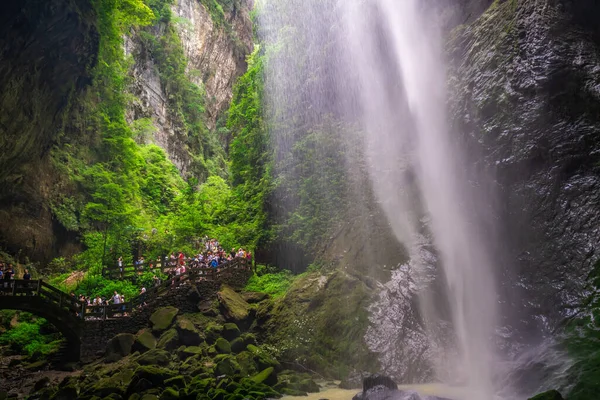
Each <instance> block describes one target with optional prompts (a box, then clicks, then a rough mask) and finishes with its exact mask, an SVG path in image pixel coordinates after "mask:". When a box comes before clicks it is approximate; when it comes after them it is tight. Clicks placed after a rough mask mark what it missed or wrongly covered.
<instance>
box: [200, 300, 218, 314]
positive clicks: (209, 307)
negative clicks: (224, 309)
mask: <svg viewBox="0 0 600 400" xmlns="http://www.w3.org/2000/svg"><path fill="white" fill-rule="evenodd" d="M198 310H199V311H200V312H201V313H202V314H203V315H205V316H207V317H216V316H217V315H219V308H218V303H217V304H215V302H213V301H210V300H203V301H201V302H199V303H198Z"/></svg>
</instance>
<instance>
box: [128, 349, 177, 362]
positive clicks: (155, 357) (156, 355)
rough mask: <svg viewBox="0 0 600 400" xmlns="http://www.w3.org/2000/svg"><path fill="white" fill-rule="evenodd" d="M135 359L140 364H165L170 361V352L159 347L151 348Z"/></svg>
mask: <svg viewBox="0 0 600 400" xmlns="http://www.w3.org/2000/svg"><path fill="white" fill-rule="evenodd" d="M136 361H137V362H138V363H139V364H140V365H163V366H164V365H167V364H169V361H171V354H170V353H168V352H166V351H165V350H161V349H152V350H149V351H147V352H145V353H144V354H142V355H141V356H139V357H138V358H137V359H136Z"/></svg>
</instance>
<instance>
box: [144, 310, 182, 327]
mask: <svg viewBox="0 0 600 400" xmlns="http://www.w3.org/2000/svg"><path fill="white" fill-rule="evenodd" d="M177 313H179V309H178V308H175V307H163V308H159V309H158V310H156V311H154V312H153V313H152V315H151V316H150V322H151V323H152V330H153V331H155V332H162V331H165V330H167V329H169V327H170V326H171V325H172V324H173V320H174V319H175V316H176V315H177Z"/></svg>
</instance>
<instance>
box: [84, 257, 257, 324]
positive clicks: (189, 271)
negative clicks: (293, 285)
mask: <svg viewBox="0 0 600 400" xmlns="http://www.w3.org/2000/svg"><path fill="white" fill-rule="evenodd" d="M239 272H245V273H246V274H247V275H248V276H249V275H250V274H251V269H250V264H249V263H248V261H247V260H246V259H245V258H242V257H238V258H234V259H233V260H231V261H227V262H225V263H223V264H221V265H220V266H218V267H216V268H213V267H186V271H185V273H183V274H181V275H175V276H172V277H171V278H169V279H166V280H164V281H161V282H160V283H159V284H157V285H155V286H153V287H151V288H146V293H143V294H139V295H138V296H136V297H135V298H133V299H131V301H128V302H125V303H121V304H109V305H97V306H86V307H85V311H84V312H83V316H82V318H84V319H107V318H121V317H127V316H129V315H131V314H133V313H135V312H136V311H138V310H140V309H142V308H143V307H145V305H146V303H149V302H150V301H151V300H152V299H155V298H157V297H158V296H159V295H161V294H162V293H164V292H167V291H169V290H171V289H174V288H177V287H179V286H181V285H182V284H184V283H186V282H188V281H192V282H197V281H201V280H207V281H218V282H223V281H227V279H228V278H230V277H231V276H233V275H234V274H236V273H239Z"/></svg>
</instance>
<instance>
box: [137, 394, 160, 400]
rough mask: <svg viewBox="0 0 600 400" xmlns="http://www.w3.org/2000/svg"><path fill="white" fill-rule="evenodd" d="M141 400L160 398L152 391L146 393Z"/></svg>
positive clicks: (156, 399)
mask: <svg viewBox="0 0 600 400" xmlns="http://www.w3.org/2000/svg"><path fill="white" fill-rule="evenodd" d="M140 400H158V396H157V395H155V394H152V393H146V394H145V395H143V396H142V397H141V398H140Z"/></svg>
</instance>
